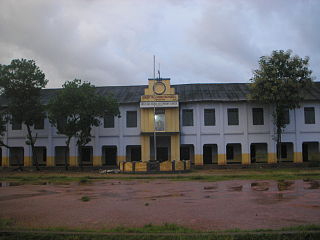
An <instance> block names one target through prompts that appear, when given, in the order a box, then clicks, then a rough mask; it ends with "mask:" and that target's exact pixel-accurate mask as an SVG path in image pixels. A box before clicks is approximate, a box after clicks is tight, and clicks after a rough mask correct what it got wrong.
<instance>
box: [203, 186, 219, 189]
mask: <svg viewBox="0 0 320 240" xmlns="http://www.w3.org/2000/svg"><path fill="white" fill-rule="evenodd" d="M203 189H204V190H212V189H217V186H204V187H203Z"/></svg>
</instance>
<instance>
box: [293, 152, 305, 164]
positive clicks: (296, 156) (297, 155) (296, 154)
mask: <svg viewBox="0 0 320 240" xmlns="http://www.w3.org/2000/svg"><path fill="white" fill-rule="evenodd" d="M293 162H294V163H302V162H303V161H302V152H294V153H293Z"/></svg>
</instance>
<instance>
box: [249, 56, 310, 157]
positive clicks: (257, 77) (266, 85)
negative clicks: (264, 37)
mask: <svg viewBox="0 0 320 240" xmlns="http://www.w3.org/2000/svg"><path fill="white" fill-rule="evenodd" d="M308 63H309V58H308V57H305V58H304V59H302V58H300V57H299V56H296V55H292V51H291V50H288V51H283V50H279V51H273V52H272V54H271V56H262V57H261V58H260V60H259V68H258V69H256V70H254V72H253V78H252V79H250V81H251V84H250V98H251V99H252V100H256V101H258V102H260V103H262V104H269V105H272V106H273V122H274V125H275V128H276V141H277V146H278V149H277V152H278V157H281V152H280V151H281V134H282V132H283V129H284V128H285V127H286V123H285V121H284V119H285V110H286V109H294V108H299V107H300V103H301V101H302V100H303V99H304V97H305V93H306V90H307V89H308V88H310V87H311V84H312V77H311V73H312V71H311V70H309V68H308Z"/></svg>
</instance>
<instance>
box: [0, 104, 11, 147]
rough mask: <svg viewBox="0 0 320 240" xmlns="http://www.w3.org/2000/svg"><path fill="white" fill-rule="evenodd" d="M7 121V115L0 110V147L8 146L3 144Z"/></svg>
mask: <svg viewBox="0 0 320 240" xmlns="http://www.w3.org/2000/svg"><path fill="white" fill-rule="evenodd" d="M7 122H8V117H7V114H6V112H5V110H4V109H2V110H0V147H1V146H3V147H6V148H10V147H9V146H8V145H7V144H5V142H4V140H3V137H4V135H5V133H6V130H7V129H6V124H7Z"/></svg>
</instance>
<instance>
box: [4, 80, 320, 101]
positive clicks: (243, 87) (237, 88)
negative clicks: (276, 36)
mask: <svg viewBox="0 0 320 240" xmlns="http://www.w3.org/2000/svg"><path fill="white" fill-rule="evenodd" d="M147 87H148V86H147V85H139V86H106V87H97V88H96V89H97V92H98V93H99V94H101V95H111V96H113V97H114V98H115V99H116V100H117V101H118V102H119V103H120V104H124V103H138V102H140V97H141V95H143V94H144V89H145V88H147ZM172 87H174V88H175V89H176V93H177V94H178V95H179V102H201V101H216V102H235V101H246V100H248V98H247V96H248V94H249V84H248V83H206V84H201V83H195V84H179V85H172ZM58 91H59V89H43V90H42V91H41V100H42V103H44V104H45V103H47V102H48V101H49V99H50V98H52V97H53V96H54V95H55V94H56V93H57V92H58ZM305 100H307V101H312V100H320V82H315V83H314V85H313V87H312V89H310V90H308V91H307V93H306V96H305ZM0 102H1V105H6V100H5V99H4V98H3V97H0Z"/></svg>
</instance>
